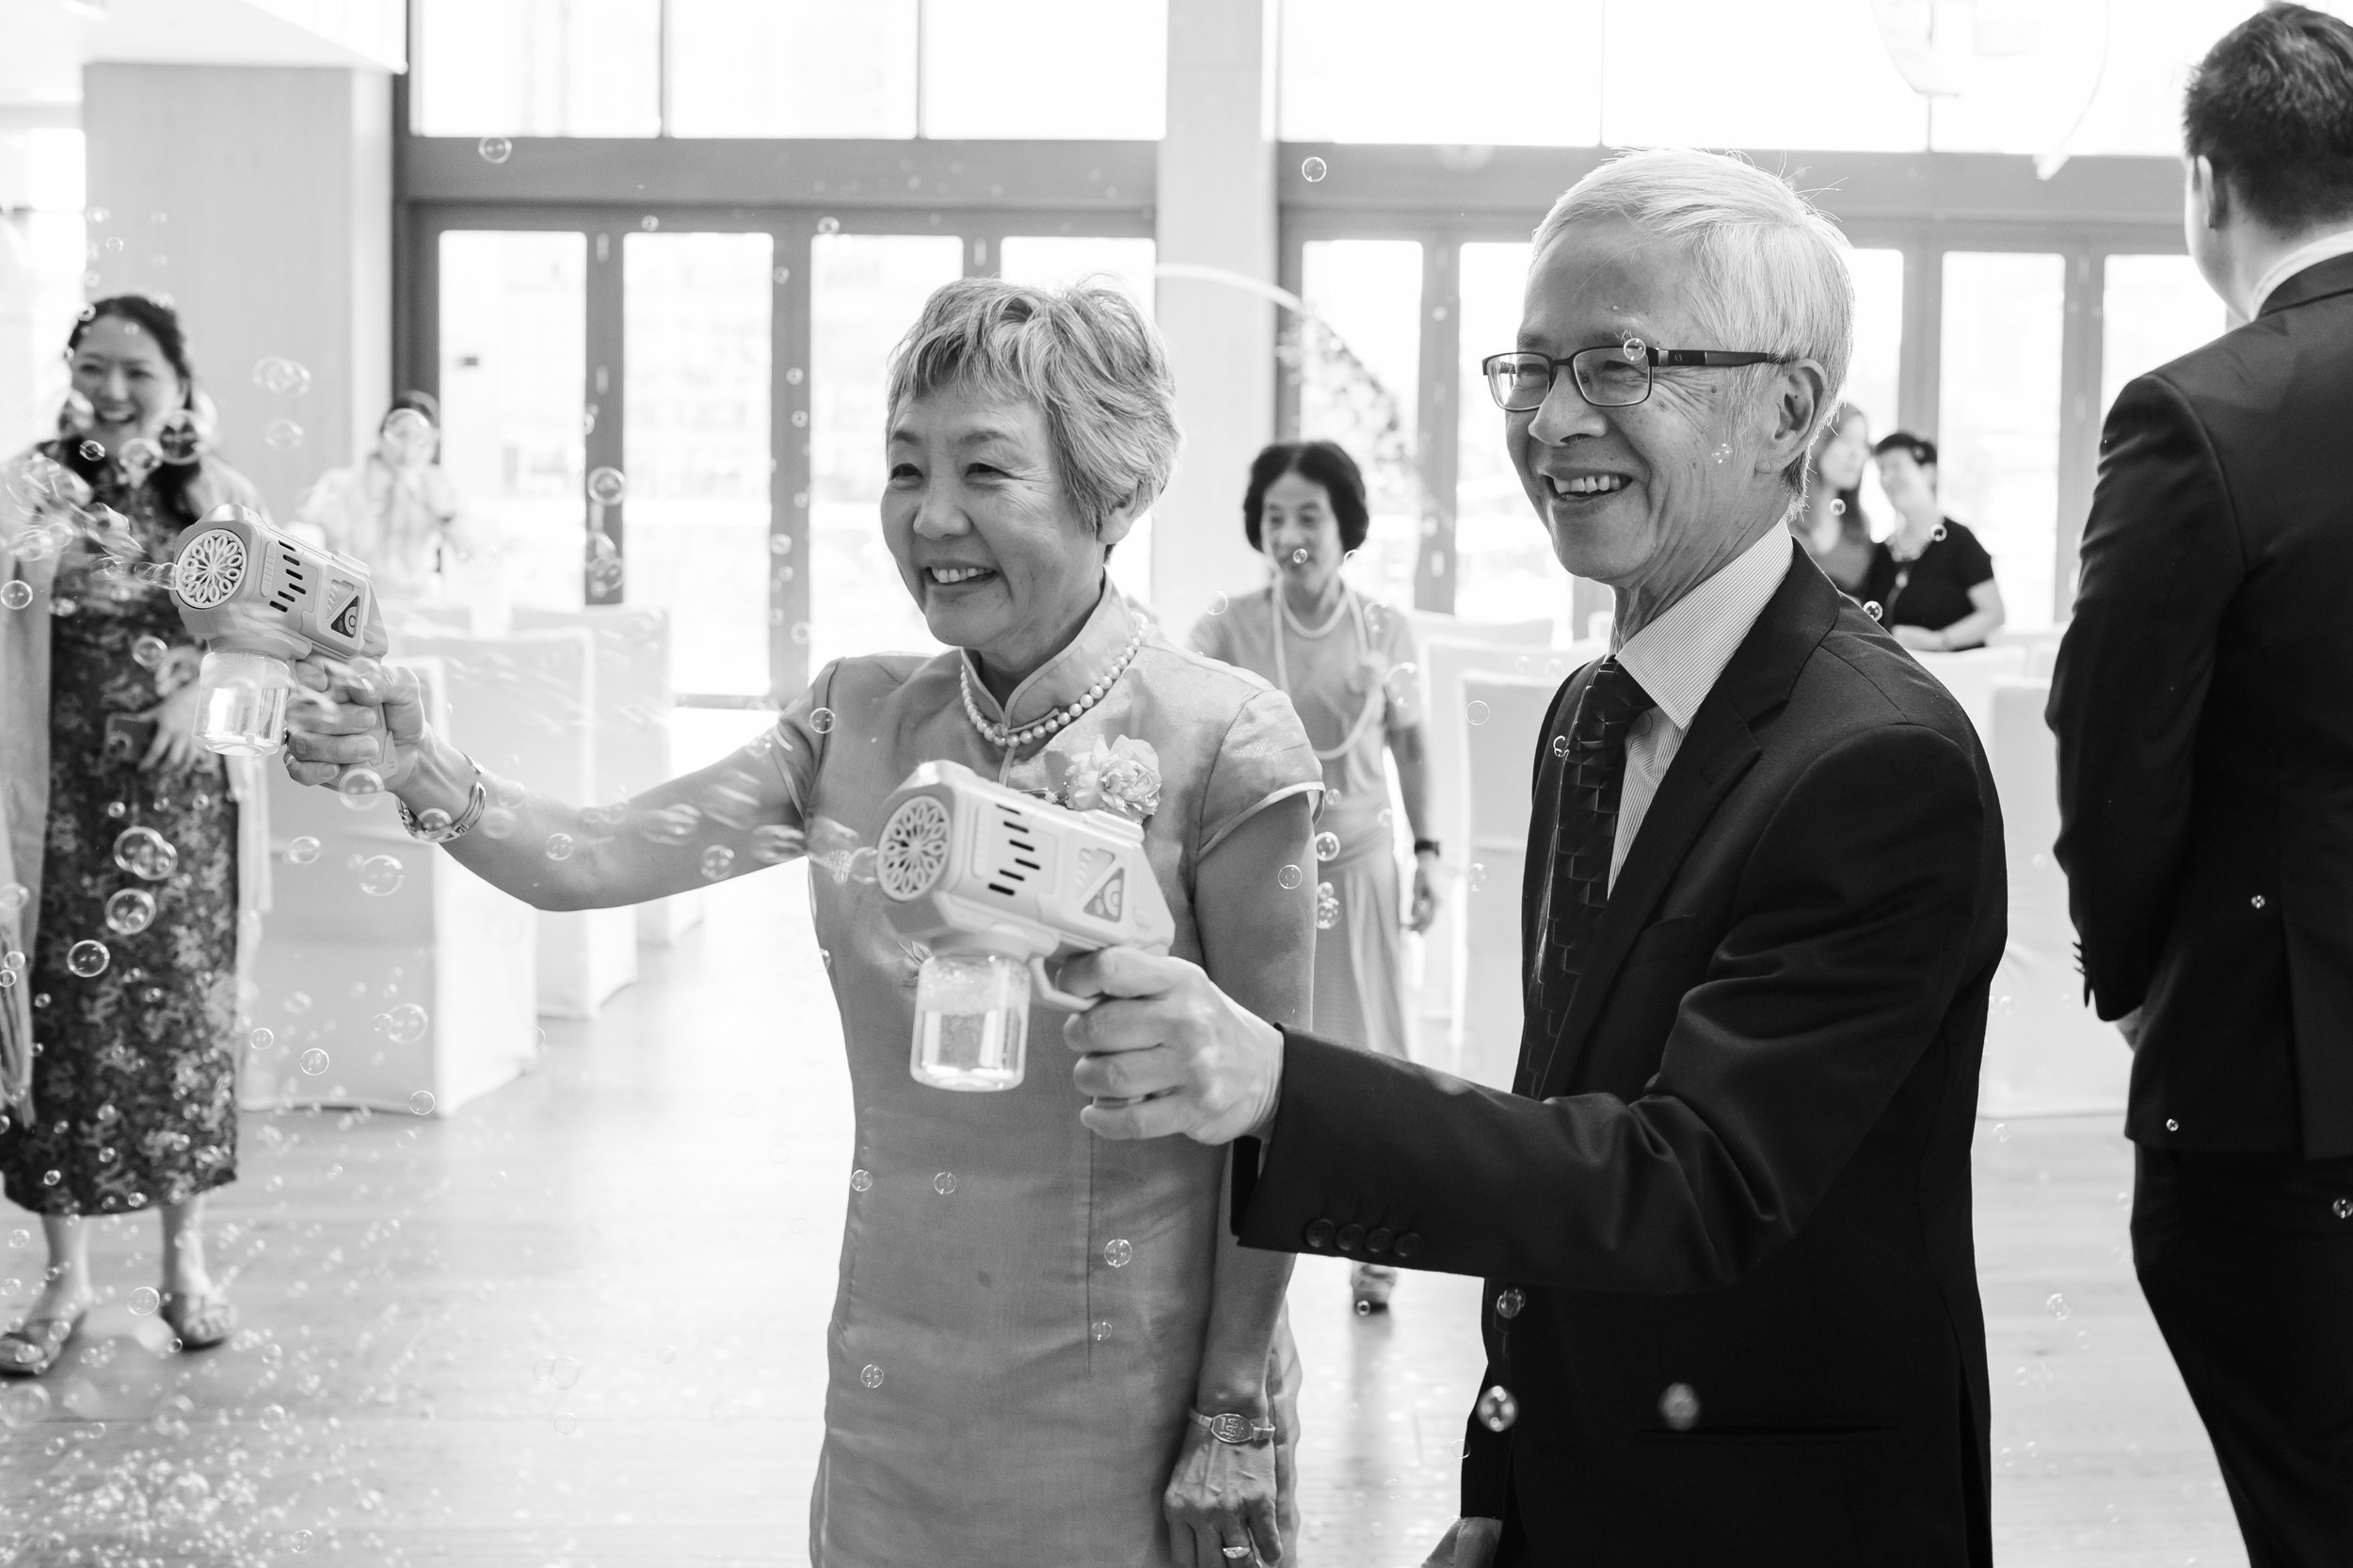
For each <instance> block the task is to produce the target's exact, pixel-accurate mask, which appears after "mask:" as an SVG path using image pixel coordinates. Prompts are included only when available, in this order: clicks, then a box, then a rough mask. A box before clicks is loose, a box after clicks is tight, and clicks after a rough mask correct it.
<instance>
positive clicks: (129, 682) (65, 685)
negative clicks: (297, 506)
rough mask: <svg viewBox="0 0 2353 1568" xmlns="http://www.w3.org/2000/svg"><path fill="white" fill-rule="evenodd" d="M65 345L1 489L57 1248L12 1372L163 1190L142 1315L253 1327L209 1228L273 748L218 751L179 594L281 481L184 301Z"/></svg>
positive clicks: (44, 1357)
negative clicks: (208, 363)
mask: <svg viewBox="0 0 2353 1568" xmlns="http://www.w3.org/2000/svg"><path fill="white" fill-rule="evenodd" d="M66 351H67V358H68V361H69V363H70V365H71V367H72V392H71V393H70V394H69V397H68V411H67V415H66V417H65V419H64V420H63V421H62V422H61V426H62V427H61V430H60V433H59V434H58V436H57V437H56V439H55V440H49V441H44V442H42V443H41V444H40V445H39V446H37V447H35V448H34V449H33V450H32V451H31V452H29V453H26V454H24V456H20V457H19V458H18V459H17V460H16V461H15V462H14V463H13V464H12V465H11V466H10V468H9V469H8V472H7V474H6V480H5V484H0V491H5V497H0V584H4V587H0V606H6V607H5V608H0V735H5V736H6V737H7V744H6V745H5V746H0V818H5V823H0V826H4V827H5V831H0V857H5V863H0V936H4V937H5V938H6V939H5V941H0V948H5V949H6V950H7V951H6V953H5V955H4V956H0V963H5V965H6V968H5V969H0V1046H6V1047H8V1049H7V1050H6V1051H5V1052H0V1059H5V1060H6V1061H7V1062H8V1064H9V1066H10V1067H11V1068H13V1069H15V1071H14V1072H13V1073H12V1074H11V1076H10V1080H9V1081H8V1084H7V1090H8V1099H9V1103H8V1108H7V1109H8V1113H7V1115H5V1116H0V1180H4V1181H5V1184H6V1190H7V1192H8V1199H9V1201H10V1202H12V1203H14V1204H16V1205H18V1206H19V1207H20V1208H27V1209H31V1210H32V1211H34V1212H35V1213H38V1214H39V1215H40V1217H41V1223H42V1228H43V1230H44V1231H45V1232H46V1234H47V1237H48V1244H49V1272H48V1279H47V1282H46V1284H45V1285H44V1287H43V1288H42V1290H41V1292H40V1298H39V1300H37V1301H36V1302H35V1303H34V1304H33V1306H32V1308H31V1310H30V1311H29V1312H27V1313H26V1315H25V1318H24V1321H23V1322H22V1323H21V1324H19V1325H18V1326H17V1328H16V1329H15V1330H13V1331H12V1332H10V1333H8V1334H7V1335H5V1336H0V1374H13V1375H18V1376H29V1375H37V1374H39V1373H40V1372H43V1371H46V1370H47V1369H48V1368H49V1367H50V1366H51V1365H52V1364H53V1363H54V1362H55V1361H56V1358H57V1355H58V1353H59V1352H60V1351H61V1350H62V1349H63V1347H64V1344H65V1342H66V1339H67V1337H68V1336H70V1335H71V1334H72V1331H73V1328H74V1325H75V1324H77V1323H78V1322H79V1321H80V1320H81V1319H82V1317H83V1315H84V1314H85V1313H87V1312H88V1310H89V1308H90V1307H91V1305H92V1304H94V1303H95V1301H96V1290H95V1288H94V1286H93V1284H92V1281H91V1279H90V1275H89V1257H88V1240H89V1227H88V1224H87V1221H88V1219H89V1218H90V1217H91V1216H93V1215H105V1214H122V1213H129V1212H131V1211H133V1210H135V1209H142V1208H160V1209H161V1210H162V1213H163V1243H164V1244H163V1279H162V1286H161V1291H160V1300H159V1301H154V1302H149V1301H148V1300H147V1298H146V1293H145V1292H142V1293H141V1294H140V1295H138V1296H135V1297H134V1298H133V1306H134V1309H135V1310H136V1309H138V1308H139V1307H141V1306H142V1305H145V1306H146V1307H147V1309H148V1310H154V1309H156V1308H157V1307H160V1309H161V1311H162V1314H163V1316H164V1318H165V1320H167V1321H168V1322H169V1323H170V1324H171V1327H172V1330H173V1332H174V1333H175V1334H177V1335H178V1336H179V1341H180V1343H181V1345H183V1346H184V1347H185V1348H187V1349H190V1350H197V1349H202V1348H203V1347H206V1346H209V1345H216V1344H218V1343H219V1342H220V1341H221V1340H223V1339H225V1338H227V1337H228V1336H229V1335H230V1333H231V1332H232V1329H233V1328H234V1327H235V1318H234V1315H233V1313H232V1310H231V1308H230V1305H229V1303H228V1301H227V1300H226V1299H225V1298H224V1297H223V1296H222V1294H221V1293H220V1291H219V1289H218V1288H217V1287H216V1285H215V1283H214V1281H213V1278H212V1275H211V1273H210V1272H209V1271H208V1270H207V1269H206V1267H205V1261H204V1247H203V1236H202V1231H201V1220H202V1212H203V1194H204V1193H205V1192H209V1191H211V1190H212V1189H213V1188H216V1187H218V1186H221V1185H223V1184H225V1183H227V1182H229V1181H232V1180H233V1179H234V1178H235V1176H236V1134H237V1123H236V1093H235V1086H236V1062H237V1050H236V1044H235V1036H236V1032H237V1030H236V1023H237V1001H238V997H237V992H238V973H239V954H240V949H241V948H243V949H245V950H246V951H248V952H249V951H250V946H251V940H252V937H253V936H255V934H256V931H257V928H258V923H259V917H258V914H257V915H255V916H254V918H253V919H252V920H240V918H239V911H240V907H241V906H244V907H247V908H251V907H253V906H255V905H257V904H258V903H259V901H260V898H261V896H262V889H263V888H264V876H263V874H262V864H263V862H262V857H263V856H265V855H266V853H267V850H266V830H265V829H264V827H263V825H262V823H261V819H260V800H261V772H260V767H259V763H258V761H257V760H252V761H248V760H240V764H241V765H239V766H236V767H234V768H233V769H232V768H230V767H225V766H224V765H223V759H221V758H219V757H217V756H215V755H214V754H213V753H211V752H209V751H205V750H203V749H201V748H200V746H198V744H197V743H196V718H197V707H196V704H197V692H198V687H197V684H196V681H195V680H194V676H195V674H196V667H197V664H198V661H199V659H200V656H201V653H202V649H201V648H200V647H199V646H198V644H197V643H196V641H195V640H194V639H193V638H191V637H190V636H189V635H188V633H187V632H186V631H185V630H184V629H183V628H182V626H181V624H180V616H179V615H178V613H177V611H176V610H175V609H174V608H173V606H172V601H171V594H170V591H169V588H168V573H169V565H168V563H169V561H170V559H171V552H172V545H173V541H174V540H175V538H176V537H177V536H178V535H179V533H180V531H181V529H183V528H184V527H185V526H187V525H188V524H189V523H191V522H194V521H195V520H197V519H199V518H200V517H202V516H203V515H204V513H205V512H206V511H208V510H210V509H211V508H212V507H214V506H216V505H219V504H223V503H229V502H233V503H235V504H238V505H241V506H248V507H251V508H253V509H254V510H255V511H257V512H258V511H260V510H262V500H261V496H260V495H259V493H258V492H256V491H255V489H254V488H253V486H252V485H251V483H249V482H248V480H247V479H246V478H245V477H244V476H243V475H242V474H239V473H237V472H235V471H234V470H232V469H231V468H229V467H227V466H226V465H225V464H223V463H221V462H220V461H218V460H217V459H216V458H214V457H212V456H208V455H207V454H206V453H205V452H204V451H203V442H204V440H205V435H206V432H205V429H204V424H205V421H204V419H203V418H202V414H201V409H202V406H201V403H200V399H199V396H198V394H197V391H196V378H195V373H194V371H193V370H192V369H191V367H190V364H189V360H188V348H187V340H186V338H185V336H184V334H183V332H182V330H181V327H180V320H179V317H178V316H177V315H176V314H175V313H174V312H172V311H171V309H170V308H169V307H168V306H166V305H163V304H161V303H158V302H157V301H155V300H152V299H149V298H147V297H145V296H138V295H123V296H117V297H114V298H111V299H102V300H100V301H98V302H97V303H96V304H94V305H91V306H89V307H88V308H87V309H85V310H84V311H83V312H82V317H81V320H80V321H79V322H78V323H77V324H76V325H75V326H74V328H73V330H72V335H71V336H70V337H69V338H68V340H67V348H66ZM25 954H29V955H30V956H29V958H27V957H25V956H24V955H25ZM36 1036H38V1039H39V1042H40V1044H39V1047H38V1049H37V1050H36V1049H35V1048H32V1047H31V1041H32V1040H33V1039H34V1038H35V1037H36Z"/></svg>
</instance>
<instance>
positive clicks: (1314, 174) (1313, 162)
mask: <svg viewBox="0 0 2353 1568" xmlns="http://www.w3.org/2000/svg"><path fill="white" fill-rule="evenodd" d="M1331 172H1332V168H1331V166H1330V165H1328V164H1326V163H1325V162H1324V161H1323V160H1322V159H1321V158H1309V159H1308V160H1307V161H1306V162H1305V163H1303V164H1301V165H1300V166H1299V177H1300V178H1301V179H1303V180H1305V181H1306V182H1307V183H1308V184H1311V185H1312V184H1315V183H1316V182H1317V181H1319V180H1321V179H1322V178H1323V177H1324V176H1325V175H1326V174H1329V173H1331Z"/></svg>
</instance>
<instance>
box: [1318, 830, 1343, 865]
mask: <svg viewBox="0 0 2353 1568" xmlns="http://www.w3.org/2000/svg"><path fill="white" fill-rule="evenodd" d="M1339 857H1340V836H1339V835H1338V834H1337V833H1319V834H1317V835H1316V858H1317V859H1319V860H1337V859H1338V858H1339Z"/></svg>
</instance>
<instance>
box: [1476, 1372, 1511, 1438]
mask: <svg viewBox="0 0 2353 1568" xmlns="http://www.w3.org/2000/svg"><path fill="white" fill-rule="evenodd" d="M1519 1418H1520V1401H1519V1400H1515V1399H1513V1397H1512V1391H1511V1390H1510V1389H1509V1388H1506V1387H1504V1386H1503V1384H1499V1383H1498V1384H1496V1385H1495V1386H1494V1387H1493V1388H1490V1389H1488V1390H1487V1391H1486V1392H1485V1393H1484V1394H1481V1395H1480V1396H1479V1424H1480V1425H1481V1426H1483V1427H1485V1428H1486V1429H1487V1430H1488V1431H1489V1432H1509V1431H1511V1430H1512V1423H1513V1422H1514V1421H1516V1420H1518V1419H1519Z"/></svg>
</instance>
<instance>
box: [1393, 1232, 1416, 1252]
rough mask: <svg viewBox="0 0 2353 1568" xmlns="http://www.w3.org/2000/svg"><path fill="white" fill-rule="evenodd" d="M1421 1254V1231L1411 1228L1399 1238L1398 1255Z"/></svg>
mask: <svg viewBox="0 0 2353 1568" xmlns="http://www.w3.org/2000/svg"><path fill="white" fill-rule="evenodd" d="M1420 1255H1421V1232H1419V1231H1417V1230H1409V1231H1407V1232H1406V1233H1405V1234H1404V1235H1402V1236H1401V1237H1399V1238H1398V1239H1397V1256H1399V1257H1400V1258H1407V1257H1417V1256H1420Z"/></svg>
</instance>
